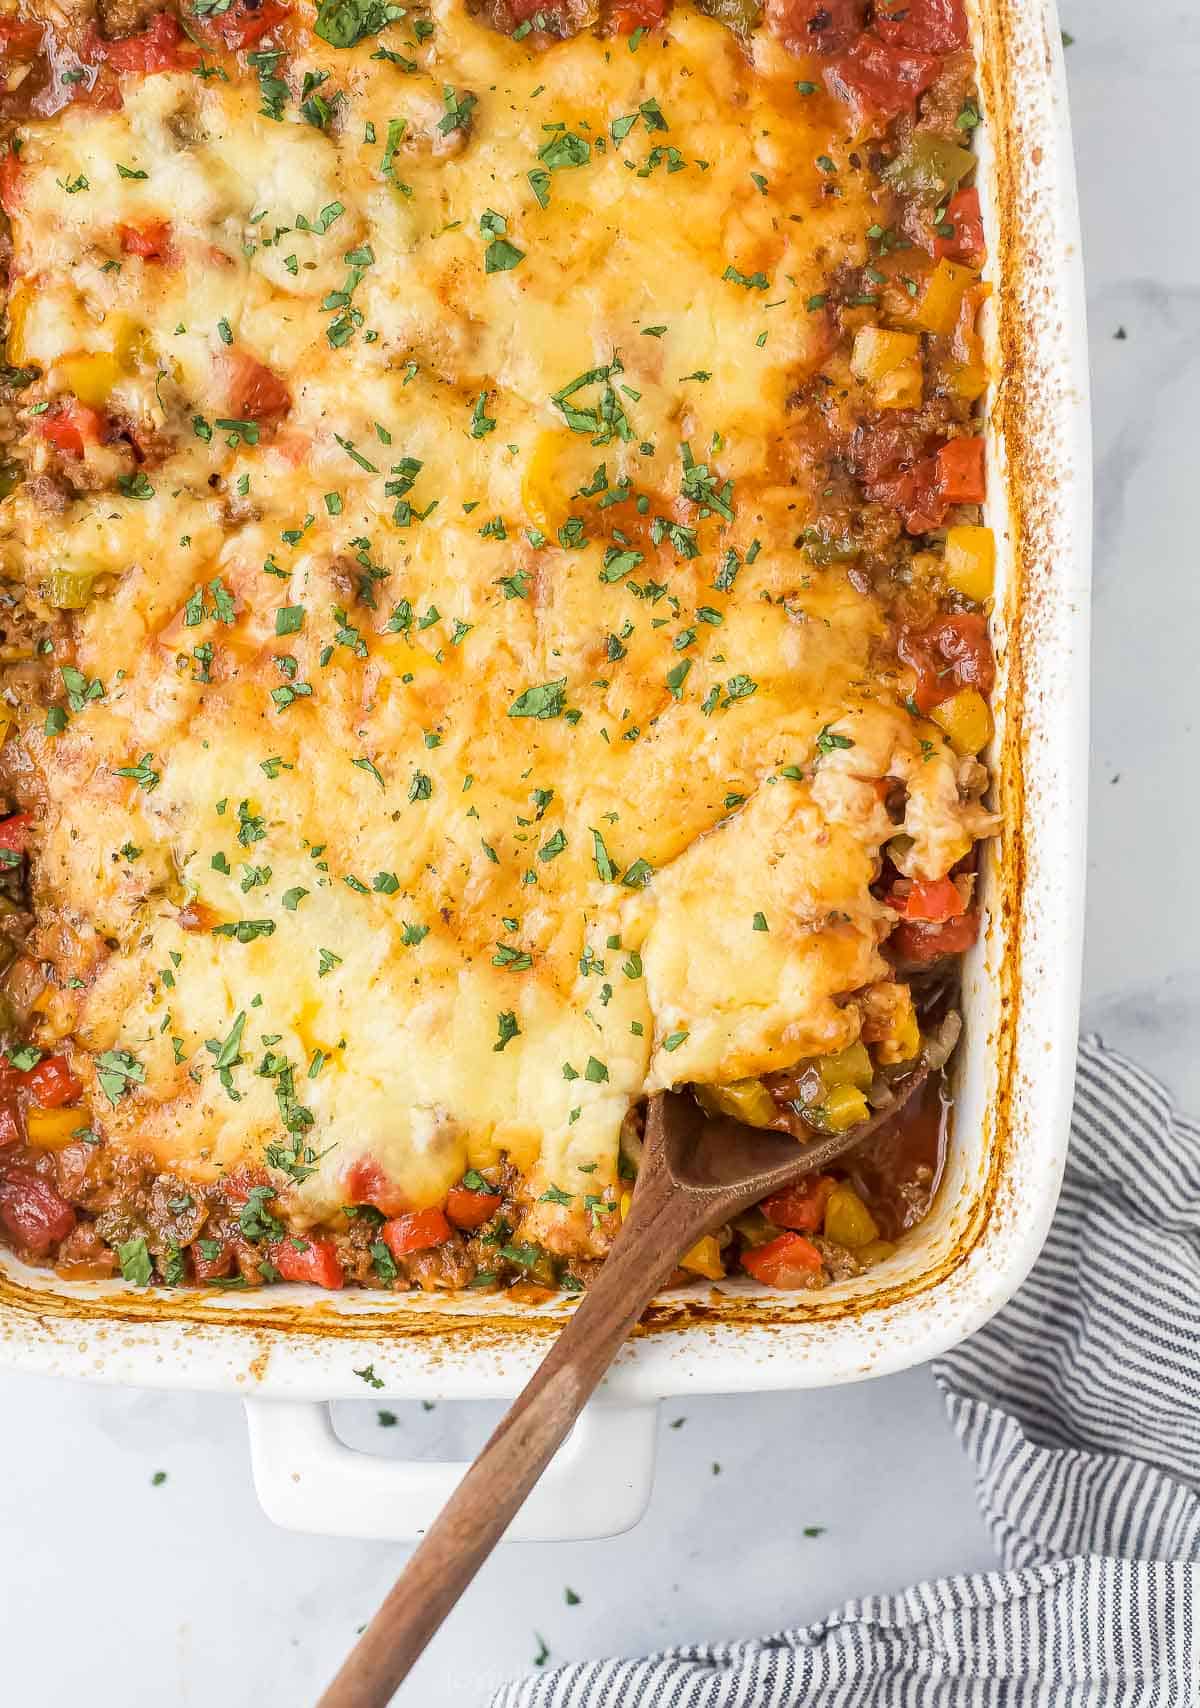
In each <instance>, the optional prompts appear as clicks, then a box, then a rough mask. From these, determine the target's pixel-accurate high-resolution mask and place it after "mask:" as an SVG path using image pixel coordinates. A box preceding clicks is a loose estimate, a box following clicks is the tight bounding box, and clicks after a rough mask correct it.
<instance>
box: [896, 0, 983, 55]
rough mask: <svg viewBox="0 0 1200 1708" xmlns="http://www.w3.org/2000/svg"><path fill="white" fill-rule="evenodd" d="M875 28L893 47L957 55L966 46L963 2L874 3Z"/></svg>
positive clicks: (911, 0)
mask: <svg viewBox="0 0 1200 1708" xmlns="http://www.w3.org/2000/svg"><path fill="white" fill-rule="evenodd" d="M875 28H876V30H877V31H878V32H879V35H880V37H881V39H882V40H883V41H885V42H888V43H890V44H891V46H892V47H902V48H907V49H908V50H909V51H910V52H912V53H955V52H957V50H958V49H959V48H963V47H966V45H967V20H966V15H965V13H964V12H963V8H962V0H875Z"/></svg>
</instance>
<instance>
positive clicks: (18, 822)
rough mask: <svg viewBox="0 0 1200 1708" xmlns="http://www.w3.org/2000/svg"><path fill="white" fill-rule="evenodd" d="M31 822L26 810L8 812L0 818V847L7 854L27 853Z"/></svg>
mask: <svg viewBox="0 0 1200 1708" xmlns="http://www.w3.org/2000/svg"><path fill="white" fill-rule="evenodd" d="M32 823H33V819H32V817H31V815H30V814H29V813H27V812H14V813H10V814H9V816H8V817H7V818H5V819H0V848H3V849H4V850H5V852H6V853H8V854H27V853H28V852H29V826H30V825H31V824H32Z"/></svg>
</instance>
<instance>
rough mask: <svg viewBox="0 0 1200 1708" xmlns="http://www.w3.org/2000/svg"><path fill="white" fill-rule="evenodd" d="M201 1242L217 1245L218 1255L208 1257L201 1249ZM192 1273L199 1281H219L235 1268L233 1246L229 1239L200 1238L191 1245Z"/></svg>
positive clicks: (207, 1244)
mask: <svg viewBox="0 0 1200 1708" xmlns="http://www.w3.org/2000/svg"><path fill="white" fill-rule="evenodd" d="M201 1244H204V1245H206V1246H212V1245H216V1246H217V1248H218V1249H217V1252H216V1255H215V1256H213V1257H206V1256H205V1255H204V1253H203V1252H202V1251H201V1250H200V1246H201ZM191 1253H192V1273H193V1274H194V1275H195V1277H196V1280H197V1281H218V1280H220V1278H221V1277H222V1276H223V1275H228V1274H229V1271H230V1270H231V1269H232V1268H233V1247H232V1246H231V1245H230V1244H229V1242H228V1241H227V1240H203V1241H200V1240H198V1241H197V1242H196V1244H195V1245H194V1246H192V1247H191Z"/></svg>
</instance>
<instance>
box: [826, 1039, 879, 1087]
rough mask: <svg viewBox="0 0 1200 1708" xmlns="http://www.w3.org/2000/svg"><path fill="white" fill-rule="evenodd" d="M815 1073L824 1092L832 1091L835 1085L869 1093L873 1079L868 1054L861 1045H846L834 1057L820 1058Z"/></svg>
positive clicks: (873, 1075)
mask: <svg viewBox="0 0 1200 1708" xmlns="http://www.w3.org/2000/svg"><path fill="white" fill-rule="evenodd" d="M817 1072H818V1073H819V1074H820V1076H821V1083H822V1084H823V1085H824V1087H825V1089H826V1091H832V1090H833V1088H834V1086H837V1085H854V1086H857V1087H858V1089H859V1090H860V1091H869V1090H870V1089H871V1081H872V1080H873V1079H874V1078H875V1069H874V1068H873V1067H872V1065H871V1057H870V1054H869V1053H868V1050H867V1046H866V1045H865V1044H863V1043H854V1044H847V1046H846V1048H845V1049H844V1050H839V1051H838V1053H837V1055H835V1056H822V1057H821V1059H820V1061H819V1062H818V1063H817Z"/></svg>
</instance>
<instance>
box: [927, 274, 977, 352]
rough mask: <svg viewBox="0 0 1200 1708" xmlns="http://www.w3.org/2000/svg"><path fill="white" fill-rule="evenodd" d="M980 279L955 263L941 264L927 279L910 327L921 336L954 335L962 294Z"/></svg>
mask: <svg viewBox="0 0 1200 1708" xmlns="http://www.w3.org/2000/svg"><path fill="white" fill-rule="evenodd" d="M978 277H979V275H978V274H977V273H975V272H974V271H973V270H972V268H970V267H963V266H961V265H960V264H959V263H958V262H957V261H946V260H941V261H939V262H938V264H937V266H936V267H935V268H934V269H933V272H932V273H930V275H929V283H928V284H927V285H926V286H925V289H924V290H923V291H922V293H921V298H920V301H919V302H918V303H917V305H916V308H915V309H914V310H913V317H912V319H913V325H914V326H919V327H920V328H921V330H922V332H941V333H943V334H946V333H950V332H953V331H954V328H955V327H956V326H957V325H958V315H959V310H960V309H961V308H962V299H963V292H964V291H965V290H966V289H967V287H968V285H973V284H975V282H976V280H977V279H978Z"/></svg>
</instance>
